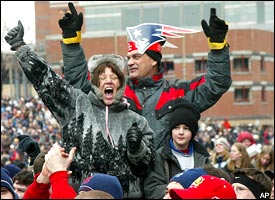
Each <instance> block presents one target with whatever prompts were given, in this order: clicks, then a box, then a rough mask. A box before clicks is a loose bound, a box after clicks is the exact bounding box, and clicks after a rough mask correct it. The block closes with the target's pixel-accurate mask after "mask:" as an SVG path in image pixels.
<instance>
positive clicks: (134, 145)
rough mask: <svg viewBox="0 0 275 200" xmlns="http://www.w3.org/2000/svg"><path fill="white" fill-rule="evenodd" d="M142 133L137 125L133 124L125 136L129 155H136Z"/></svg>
mask: <svg viewBox="0 0 275 200" xmlns="http://www.w3.org/2000/svg"><path fill="white" fill-rule="evenodd" d="M141 139H142V132H141V130H140V129H139V128H138V126H137V123H136V122H135V123H133V125H132V127H131V128H129V130H128V132H127V135H126V145H127V148H128V150H129V152H130V153H136V152H137V151H138V149H139V147H140V144H141Z"/></svg>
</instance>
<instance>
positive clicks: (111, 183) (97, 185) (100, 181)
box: [78, 173, 123, 199]
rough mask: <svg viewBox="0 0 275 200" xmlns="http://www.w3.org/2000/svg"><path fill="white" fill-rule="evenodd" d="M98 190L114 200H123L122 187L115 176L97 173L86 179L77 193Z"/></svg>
mask: <svg viewBox="0 0 275 200" xmlns="http://www.w3.org/2000/svg"><path fill="white" fill-rule="evenodd" d="M90 190H100V191H104V192H106V193H108V194H110V195H112V196H113V197H114V198H115V199H123V191H122V186H121V184H120V182H119V180H118V178H117V177H116V176H112V175H109V174H101V173H97V174H94V175H92V176H90V177H88V178H86V179H85V180H84V181H83V182H82V184H81V185H80V187H79V189H78V192H80V191H90Z"/></svg>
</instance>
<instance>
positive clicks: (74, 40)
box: [63, 31, 81, 44]
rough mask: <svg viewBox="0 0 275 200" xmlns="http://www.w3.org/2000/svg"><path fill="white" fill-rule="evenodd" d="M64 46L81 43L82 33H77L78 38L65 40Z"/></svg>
mask: <svg viewBox="0 0 275 200" xmlns="http://www.w3.org/2000/svg"><path fill="white" fill-rule="evenodd" d="M63 42H64V44H74V43H80V42H81V32H80V31H76V36H75V37H72V38H63Z"/></svg>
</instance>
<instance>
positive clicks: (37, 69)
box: [16, 45, 154, 198]
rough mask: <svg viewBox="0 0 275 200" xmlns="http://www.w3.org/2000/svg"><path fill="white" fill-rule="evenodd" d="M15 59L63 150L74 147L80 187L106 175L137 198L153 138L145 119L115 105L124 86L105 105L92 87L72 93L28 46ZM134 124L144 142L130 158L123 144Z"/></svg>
mask: <svg viewBox="0 0 275 200" xmlns="http://www.w3.org/2000/svg"><path fill="white" fill-rule="evenodd" d="M16 56H17V59H18V60H19V63H20V65H21V67H22V69H23V70H24V72H25V74H26V76H27V78H28V79H29V80H30V81H31V82H32V84H33V86H34V88H35V90H36V91H37V93H38V95H39V97H40V98H41V99H42V100H43V102H44V104H45V105H46V106H47V107H48V108H49V110H50V111H51V112H52V114H53V115H54V117H55V118H56V119H57V121H58V122H59V124H60V127H61V130H62V142H63V146H64V147H65V148H66V150H67V151H68V150H69V149H71V148H72V147H74V146H76V147H77V152H76V156H75V162H73V163H72V164H71V170H72V171H73V174H72V177H74V181H77V182H78V183H81V182H82V181H83V180H84V179H85V178H86V177H87V176H89V175H90V174H91V173H97V172H100V173H106V174H111V175H114V176H117V177H118V179H119V180H120V182H121V185H122V187H123V190H124V193H125V197H127V198H140V197H142V189H141V187H140V178H143V175H144V174H146V173H147V172H148V171H149V170H150V169H151V167H152V165H153V164H152V163H153V158H154V151H153V148H154V143H153V142H154V141H153V138H154V135H153V131H152V129H151V128H150V127H149V125H148V122H147V120H146V119H145V118H144V117H143V116H141V115H139V114H137V113H135V112H133V111H131V110H130V109H128V107H127V105H126V104H125V103H123V102H121V101H120V100H121V99H122V96H123V92H124V88H121V89H120V90H121V91H118V92H117V95H118V96H117V97H116V101H115V103H114V104H113V105H111V106H106V105H105V104H104V103H103V101H102V97H101V96H100V95H99V94H100V91H99V89H98V88H97V87H95V86H92V90H91V91H90V92H89V93H88V94H85V93H84V92H82V91H81V90H80V89H75V88H74V87H72V86H71V85H69V84H68V82H66V81H65V80H62V79H61V78H60V77H59V76H58V75H57V74H56V73H55V72H54V71H53V70H52V69H51V68H50V67H49V66H48V65H47V64H46V62H45V61H44V60H42V59H41V58H40V57H39V56H37V55H36V54H35V52H33V51H32V50H31V49H30V47H29V46H27V45H24V46H22V47H21V48H20V49H19V51H17V52H16ZM31 63H32V64H31ZM122 84H125V83H122ZM134 123H137V125H138V128H139V129H140V130H141V131H142V134H143V138H142V142H141V146H140V148H139V150H138V151H137V152H135V153H134V154H131V153H130V152H129V151H128V150H127V147H126V141H125V140H126V134H127V131H128V130H129V129H130V128H131V127H132V125H133V124H134ZM106 129H107V130H108V129H109V136H108V131H106ZM110 139H111V140H112V141H113V145H112V143H111V142H110ZM133 191H135V192H133Z"/></svg>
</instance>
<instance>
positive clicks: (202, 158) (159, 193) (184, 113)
mask: <svg viewBox="0 0 275 200" xmlns="http://www.w3.org/2000/svg"><path fill="white" fill-rule="evenodd" d="M199 119H200V112H199V111H198V110H197V109H196V107H195V106H194V105H193V104H192V103H190V102H188V101H186V102H181V103H180V104H178V105H177V107H176V108H175V110H174V111H173V112H172V116H171V120H170V123H169V124H170V129H169V132H168V134H167V136H166V138H165V140H164V142H163V147H161V148H160V149H158V150H157V151H156V159H155V164H154V168H153V169H152V170H151V171H150V172H149V174H148V175H147V176H146V178H145V179H144V193H145V198H146V199H162V198H163V197H164V195H165V188H166V186H167V184H168V183H169V181H170V179H171V178H172V177H173V176H174V175H175V174H178V173H180V172H183V171H185V170H188V169H193V168H198V167H204V166H205V165H206V164H209V165H211V161H210V159H209V157H210V154H209V153H208V152H207V150H206V149H205V147H203V146H202V145H201V144H200V143H199V142H197V141H196V140H195V139H194V138H195V136H196V134H197V131H198V120H199Z"/></svg>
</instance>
